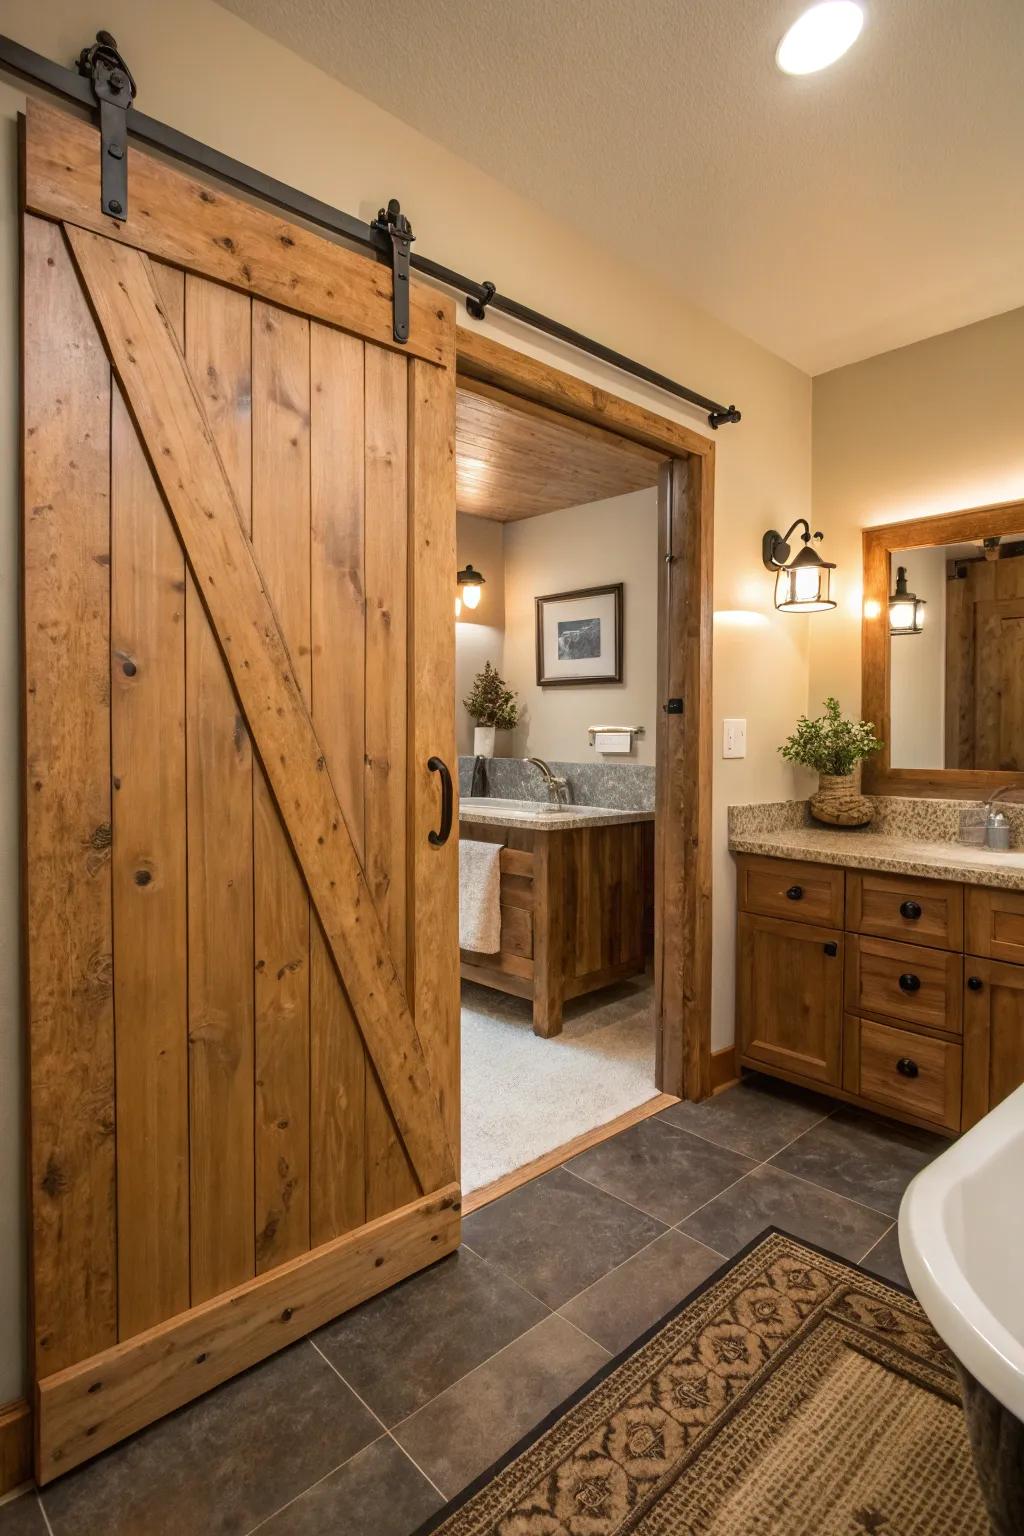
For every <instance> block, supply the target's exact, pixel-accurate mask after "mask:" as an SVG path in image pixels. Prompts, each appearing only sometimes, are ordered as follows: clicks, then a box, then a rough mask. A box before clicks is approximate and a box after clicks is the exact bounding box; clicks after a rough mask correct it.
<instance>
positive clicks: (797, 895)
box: [786, 885, 804, 901]
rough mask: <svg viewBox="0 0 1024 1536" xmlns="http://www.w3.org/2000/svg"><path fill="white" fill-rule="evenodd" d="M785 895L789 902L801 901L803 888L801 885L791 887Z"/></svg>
mask: <svg viewBox="0 0 1024 1536" xmlns="http://www.w3.org/2000/svg"><path fill="white" fill-rule="evenodd" d="M786 895H787V896H788V897H789V899H790V901H803V899H804V888H803V886H802V885H791V886H790V888H789V890H788V891H787V892H786Z"/></svg>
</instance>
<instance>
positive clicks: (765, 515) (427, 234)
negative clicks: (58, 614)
mask: <svg viewBox="0 0 1024 1536" xmlns="http://www.w3.org/2000/svg"><path fill="white" fill-rule="evenodd" d="M98 24H102V25H103V26H105V27H109V28H110V29H111V30H112V31H113V33H114V35H115V36H116V37H117V39H118V42H119V43H120V44H121V46H122V47H123V49H124V50H125V54H126V56H127V58H128V60H129V62H130V64H131V67H132V69H133V71H134V73H135V74H136V76H137V78H138V81H139V85H140V94H139V107H140V109H141V110H143V111H145V112H148V113H150V114H152V115H153V116H155V117H159V118H163V119H164V120H166V121H167V122H170V123H172V124H174V125H176V126H177V127H179V128H181V129H183V130H184V131H185V132H187V133H190V134H193V135H195V136H196V137H197V138H200V139H203V140H205V141H207V142H208V143H210V144H213V145H215V146H216V147H217V148H219V149H221V150H224V151H225V152H226V153H228V154H231V155H235V156H237V157H238V158H240V159H242V160H245V161H248V162H249V163H251V164H255V165H257V166H259V167H261V168H262V169H263V170H265V171H267V172H269V173H270V174H272V175H275V176H278V177H280V178H281V179H282V180H284V181H288V182H293V183H298V184H299V185H300V186H301V187H302V188H303V189H304V190H306V191H308V192H310V193H312V194H314V195H317V196H319V197H322V198H325V199H327V200H328V201H330V202H333V203H335V204H337V205H339V206H341V207H343V208H346V209H348V210H350V211H351V212H353V213H358V214H359V215H360V216H361V217H363V218H370V217H372V216H373V215H374V214H375V213H376V211H377V209H378V207H379V206H380V204H381V202H382V201H384V200H385V199H386V198H388V197H389V196H396V195H397V196H399V197H400V198H401V199H402V201H403V205H404V206H405V207H406V208H407V209H408V211H409V213H410V215H411V217H412V219H413V221H414V225H415V229H416V234H417V240H418V245H417V248H418V249H419V250H422V251H424V252H426V253H429V254H430V255H431V256H432V257H434V258H435V259H436V260H438V261H442V262H447V263H448V264H450V265H452V266H455V267H458V268H460V269H461V270H463V271H466V272H471V273H475V274H478V275H479V276H481V277H484V276H489V277H492V278H494V279H495V280H496V281H498V282H499V283H500V284H501V286H502V287H504V288H507V289H508V290H509V291H511V292H513V293H515V294H516V296H517V297H519V298H521V299H522V300H523V301H524V302H525V303H527V304H530V305H533V306H534V307H535V308H537V309H539V310H541V311H546V312H547V313H550V314H555V315H557V316H559V318H561V319H562V320H564V321H565V322H566V323H567V324H568V325H571V326H574V327H576V328H578V329H580V330H582V331H584V332H589V333H590V334H593V335H596V336H599V337H600V338H601V339H602V340H603V341H605V342H606V343H607V344H608V345H609V346H611V347H615V348H618V349H619V350H621V351H623V352H626V353H630V354H632V355H633V356H635V357H638V358H641V359H642V360H643V361H644V362H646V363H648V364H649V365H650V366H651V367H653V368H656V369H660V370H661V371H663V372H665V373H668V374H672V375H675V376H678V377H681V378H683V379H684V380H686V381H687V382H689V383H692V384H693V385H694V386H696V387H697V388H699V389H700V390H702V391H704V392H706V393H708V394H709V395H712V396H716V397H717V398H719V399H725V400H735V401H736V402H737V404H738V405H739V406H740V407H741V408H742V410H743V413H744V420H743V423H742V425H740V426H738V427H727V428H725V429H724V430H723V431H722V432H721V433H720V434H719V435H718V437H717V440H716V441H717V450H718V457H717V470H716V529H717V535H716V538H717V544H716V558H715V601H716V606H718V607H719V608H722V609H726V610H735V609H740V608H742V609H744V610H747V611H750V612H753V613H755V614H756V615H758V616H759V618H760V620H761V621H763V622H762V623H761V627H760V628H759V629H758V630H757V631H756V632H752V631H751V630H749V629H747V628H745V627H741V626H740V625H739V624H737V623H735V622H734V621H733V620H720V621H719V622H718V623H717V624H716V629H715V705H714V707H715V718H716V733H717V734H718V735H720V725H719V724H718V723H717V722H719V721H720V719H721V717H722V716H723V715H738V716H746V717H747V719H748V722H749V734H748V756H747V758H746V759H745V760H743V761H734V762H728V763H724V762H722V761H721V759H720V757H719V756H718V747H719V742H718V741H717V740H716V759H715V777H714V796H715V810H714V879H715V923H714V929H715V975H714V1010H715V1012H714V1024H713V1039H714V1044H715V1046H716V1047H717V1046H721V1045H724V1044H727V1043H728V1042H729V1041H730V1040H731V1039H732V1033H733V980H732V977H733V941H734V919H733V907H734V876H733V868H732V862H731V860H730V858H729V855H728V852H727V849H726V831H725V826H726V822H725V811H726V806H727V804H728V803H729V802H730V801H745V800H760V799H771V798H777V797H780V796H784V795H788V794H791V793H792V792H793V790H794V786H795V783H796V780H795V778H794V775H793V773H792V771H791V770H790V769H789V768H788V767H787V765H785V764H784V763H782V762H781V760H780V759H779V758H778V756H777V754H776V752H775V748H776V746H777V744H778V742H779V741H781V740H782V738H783V737H784V736H785V734H786V733H787V732H788V730H789V729H790V727H791V725H792V723H793V721H794V719H795V718H796V716H797V715H798V714H799V713H800V711H801V710H802V709H803V708H804V707H805V705H806V700H807V690H806V678H807V657H808V653H807V623H808V621H806V620H804V619H793V618H779V617H778V616H776V615H774V614H773V613H772V611H771V592H770V582H769V581H768V579H767V577H766V576H765V573H764V572H763V571H762V570H761V568H760V564H759V560H760V540H761V533H762V531H763V530H764V528H765V527H767V526H768V525H769V524H771V525H774V526H776V527H778V526H780V525H782V526H783V527H784V526H786V524H788V522H789V521H791V520H792V518H794V517H796V516H799V515H801V514H806V513H808V511H809V507H810V432H811V422H810V405H811V384H810V380H809V379H808V378H807V376H806V375H804V374H803V373H801V372H800V371H799V370H798V369H796V368H793V367H791V366H790V365H788V364H786V363H784V362H782V361H781V360H780V359H779V358H777V357H775V356H773V355H772V354H771V353H769V352H766V351H765V350H764V349H763V348H760V347H758V346H756V345H754V344H753V343H752V342H750V341H748V340H746V339H745V338H744V337H742V336H740V335H738V334H737V333H736V332H734V331H731V330H729V329H728V328H727V327H726V326H723V325H722V324H720V323H719V322H718V321H716V320H714V319H713V318H712V317H711V316H709V315H707V314H705V313H703V312H702V311H700V310H698V309H697V308H695V307H693V306H691V305H688V304H686V303H684V302H682V301H681V300H680V299H679V298H678V296H677V295H675V294H674V293H671V292H669V291H668V290H666V289H665V288H663V287H662V286H661V285H660V284H659V283H658V282H657V281H655V280H653V279H652V278H651V277H650V276H649V275H648V274H647V273H646V272H645V271H642V270H640V269H639V268H633V267H629V266H626V265H624V264H623V263H621V262H619V261H617V260H615V259H613V258H612V257H611V256H609V255H608V254H606V253H605V252H603V251H602V250H601V249H600V248H599V246H597V245H596V244H588V243H587V242H586V241H585V240H581V239H580V237H579V235H578V233H576V232H575V231H572V230H570V229H569V228H567V227H563V226H562V225H561V224H559V223H558V222H557V221H555V220H553V219H551V218H550V217H549V216H548V215H546V214H544V213H542V212H541V211H540V210H539V209H538V208H536V207H534V206H533V205H532V204H530V203H528V202H526V201H524V200H523V199H522V198H520V197H518V196H515V195H514V194H512V193H511V192H509V191H508V190H507V189H505V188H503V187H502V186H501V185H500V184H498V183H497V182H495V181H494V180H493V179H491V178H490V177H488V176H486V175H485V174H484V173H483V172H481V171H479V170H477V169H475V168H473V167H471V166H469V165H467V164H465V163H464V162H462V161H460V160H458V159H457V158H456V157H454V156H453V155H451V154H449V153H448V152H447V151H445V150H443V149H442V148H440V147H439V146H438V145H436V144H433V143H431V142H430V141H429V140H427V139H426V138H424V137H423V136H422V135H420V134H418V133H416V132H414V131H413V130H412V129H410V128H409V127H407V126H406V125H405V124H403V123H401V122H400V121H399V120H398V118H396V117H392V116H390V115H388V114H387V113H385V112H383V111H381V110H380V109H379V108H377V107H375V106H373V105H371V104H370V103H368V102H366V101H364V100H362V99H361V98H359V97H358V96H356V95H355V94H354V93H352V92H351V91H349V90H347V89H345V88H344V87H343V86H341V85H339V84H338V83H337V82H335V81H333V80H331V79H330V78H328V77H327V76H326V75H324V74H322V73H320V72H319V71H318V70H316V69H315V68H313V67H312V66H311V65H308V64H305V63H303V62H302V61H300V60H299V59H298V58H297V57H296V56H294V55H293V54H290V53H288V52H287V51H286V50H284V49H282V48H281V47H279V46H278V45H276V44H274V43H272V42H271V41H270V40H269V39H267V38H265V37H263V36H262V35H261V34H260V33H258V32H256V31H255V30H253V29H251V28H249V27H247V26H246V25H244V24H243V23H242V22H240V21H239V20H238V19H237V18H236V17H234V16H232V15H229V14H228V13H227V12H226V11H223V10H221V9H219V8H218V7H217V6H215V5H213V4H211V3H210V0H176V3H175V4H173V5H168V4H166V3H163V0H104V5H103V8H102V14H101V13H100V12H98V11H97V9H96V7H95V6H94V5H92V4H88V3H86V0H48V3H46V4H43V5H41V4H39V0H7V3H6V4H5V5H4V15H3V25H4V30H5V31H6V32H8V33H9V34H10V35H11V36H12V37H14V38H16V39H17V40H18V41H19V42H22V43H25V44H27V45H28V46H29V47H31V48H35V49H37V50H38V51H39V52H41V53H44V54H46V55H48V56H49V57H51V58H54V59H58V60H63V61H66V62H68V63H70V62H71V61H72V60H73V59H74V58H75V57H76V56H77V54H78V51H79V50H80V48H81V47H82V46H83V44H85V43H87V42H89V41H90V40H91V38H92V36H93V34H94V31H95V28H96V26H97V25H98ZM23 101H24V89H23V88H22V87H16V86H15V85H13V84H8V83H6V82H5V83H2V84H0V117H2V127H0V153H2V165H0V174H2V178H3V179H2V186H3V197H2V205H0V207H2V214H0V356H2V358H3V364H2V369H3V371H2V374H0V379H2V383H0V465H2V466H3V468H2V480H0V615H2V619H0V712H2V730H0V752H2V754H3V756H2V759H0V1402H2V1401H3V1400H4V1399H5V1398H7V1397H12V1396H14V1395H16V1394H17V1393H18V1392H19V1391H21V1390H22V1389H23V1388H24V1385H25V1375H24V1343H23V1340H24V1327H25V1324H24V1315H25V1314H24V1291H25V1287H24V1272H25V1257H24V1243H23V1201H22V1145H23V1136H24V1128H23V1110H22V1102H21V1082H22V1061H21V1045H20V1038H21V1027H20V1022H19V1019H20V1013H19V996H20V993H19V931H18V853H17V785H18V746H17V742H18V730H17V687H18V671H17V464H18V441H17V437H18V404H17V400H18V396H17V376H18V343H17V201H16V186H17V175H16V165H17V152H16V135H15V126H14V123H15V115H16V113H17V111H18V110H19V108H20V107H21V105H22V103H23ZM460 320H461V322H462V323H464V324H472V323H473V322H471V321H469V320H468V319H467V317H466V316H465V315H464V314H463V315H461V316H460ZM487 328H488V330H489V331H490V332H491V333H492V334H494V335H496V336H498V337H500V338H501V339H502V340H505V341H507V342H509V343H510V344H513V345H515V346H517V347H519V348H520V349H521V350H522V351H524V352H527V353H531V354H533V355H535V356H539V357H543V358H545V359H548V360H550V361H552V362H554V363H556V364H558V365H560V366H562V367H565V368H567V369H570V370H571V371H573V372H575V373H577V374H578V375H580V376H581V377H583V378H586V379H588V380H591V381H592V382H595V383H599V384H602V385H603V386H605V387H606V388H610V389H613V390H615V391H616V392H618V393H619V394H621V395H622V396H624V397H625V398H627V399H631V400H635V401H639V402H641V403H644V404H646V405H648V406H650V407H651V408H653V409H654V410H657V411H659V412H661V413H663V414H665V415H669V416H674V417H676V418H677V419H679V420H684V421H687V422H689V423H690V424H691V425H695V426H696V427H697V428H698V430H704V431H706V430H707V428H706V424H705V423H704V421H703V418H701V417H700V416H699V414H697V413H692V412H688V411H687V410H686V409H685V408H684V407H683V406H682V405H681V403H678V402H673V401H672V399H671V398H670V397H668V396H665V395H661V394H659V393H658V392H657V391H656V390H653V389H648V388H646V387H645V386H643V385H642V384H640V383H639V381H629V380H627V379H625V378H624V377H622V376H620V375H618V374H616V373H615V372H614V370H612V369H609V368H605V367H603V366H601V365H599V364H597V363H596V362H590V361H588V360H587V359H585V358H583V357H582V356H580V355H578V354H576V353H575V352H573V351H572V350H571V349H568V348H562V347H560V346H559V345H558V344H556V343H554V342H549V341H546V340H545V339H544V338H541V337H538V336H536V335H534V334H531V333H530V332H529V331H526V330H520V329H518V328H517V327H515V326H514V325H512V324H511V323H510V322H505V321H500V320H499V319H497V318H496V319H493V320H489V321H488V322H487ZM998 397H999V390H998V389H997V388H992V389H989V388H985V389H984V390H979V391H978V392H977V394H976V396H975V398H976V399H978V400H979V401H985V402H990V401H993V400H998ZM958 404H959V406H960V412H961V421H963V409H962V401H961V402H958ZM1017 419H1018V420H1019V412H1018V413H1017ZM968 425H970V423H968ZM991 425H992V423H991V419H990V418H987V419H986V420H985V421H984V422H982V423H980V424H979V425H978V426H976V427H973V428H972V431H973V432H974V435H975V437H978V436H979V435H980V434H981V433H983V432H989V431H990V430H991ZM961 430H963V429H962V428H961Z"/></svg>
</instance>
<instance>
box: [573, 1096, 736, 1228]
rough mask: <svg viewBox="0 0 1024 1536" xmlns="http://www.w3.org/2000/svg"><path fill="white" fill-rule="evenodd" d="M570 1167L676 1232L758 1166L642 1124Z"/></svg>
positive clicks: (708, 1144) (693, 1138) (600, 1145)
mask: <svg viewBox="0 0 1024 1536" xmlns="http://www.w3.org/2000/svg"><path fill="white" fill-rule="evenodd" d="M565 1166H566V1168H567V1169H568V1170H569V1172H570V1173H575V1174H578V1175H579V1177H580V1178H581V1179H587V1180H588V1182H589V1183H591V1184H596V1185H597V1186H598V1188H599V1189H603V1190H605V1191H606V1192H607V1193H608V1194H609V1195H617V1196H618V1198H619V1199H620V1200H628V1201H629V1203H630V1205H635V1206H639V1208H640V1210H642V1211H646V1212H647V1214H648V1215H649V1216H657V1217H658V1219H659V1220H660V1221H665V1222H668V1223H669V1225H670V1226H674V1225H675V1223H676V1222H677V1221H682V1219H683V1217H684V1216H686V1215H688V1214H689V1212H690V1211H695V1210H696V1209H697V1207H698V1205H703V1204H704V1202H705V1201H706V1200H710V1199H711V1197H712V1195H717V1194H719V1193H720V1191H721V1190H723V1189H724V1188H725V1187H726V1185H727V1184H732V1183H734V1181H735V1180H736V1179H739V1178H742V1177H743V1175H744V1174H745V1173H748V1172H749V1171H750V1169H751V1168H752V1167H753V1166H754V1165H753V1163H752V1162H751V1161H750V1159H749V1158H747V1157H741V1156H740V1155H739V1153H737V1152H730V1151H728V1150H727V1149H726V1148H725V1147H717V1146H715V1145H714V1144H713V1143H712V1142H710V1141H703V1140H702V1139H701V1138H700V1137H699V1136H690V1135H688V1134H687V1133H686V1132H685V1131H680V1130H676V1129H675V1127H674V1126H671V1125H659V1124H658V1122H657V1121H656V1120H641V1122H640V1123H639V1125H633V1126H630V1128H629V1130H628V1131H620V1132H619V1134H618V1135H617V1136H611V1137H609V1139H608V1140H607V1141H602V1142H599V1143H598V1145H597V1146H596V1147H590V1148H589V1149H588V1151H586V1152H581V1153H580V1155H579V1157H574V1158H573V1159H572V1160H571V1161H570V1162H568V1163H566V1164H565Z"/></svg>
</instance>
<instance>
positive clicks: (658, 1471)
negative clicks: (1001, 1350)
mask: <svg viewBox="0 0 1024 1536" xmlns="http://www.w3.org/2000/svg"><path fill="white" fill-rule="evenodd" d="M988 1529H989V1527H988V1522H987V1519H986V1516H985V1512H984V1506H983V1504H982V1499H981V1494H980V1492H979V1490H978V1484H977V1481H976V1478H975V1474H974V1469H973V1466H972V1463H971V1456H970V1449H969V1446H968V1441H967V1433H966V1430H965V1428H964V1423H963V1416H962V1413H961V1408H960V1397H959V1388H958V1384H957V1379H956V1375H955V1372H954V1368H953V1362H952V1360H951V1358H950V1356H949V1354H948V1353H947V1351H946V1349H945V1347H944V1346H943V1344H942V1343H941V1341H940V1340H939V1339H938V1337H937V1336H936V1334H935V1333H934V1332H933V1331H932V1329H931V1327H930V1326H929V1324H928V1321H927V1319H926V1318H925V1316H924V1313H923V1312H922V1311H921V1308H920V1307H919V1306H918V1304H917V1302H916V1301H914V1300H913V1299H912V1298H911V1297H910V1296H908V1295H907V1294H906V1293H905V1292H904V1291H902V1290H900V1289H898V1288H897V1287H895V1286H892V1285H887V1284H885V1283H884V1282H883V1281H881V1280H876V1279H875V1278H874V1277H873V1276H870V1275H868V1274H866V1273H865V1272H864V1271H862V1270H860V1269H858V1268H857V1267H856V1266H854V1265H851V1264H848V1263H846V1262H845V1261H843V1260H842V1259H837V1258H834V1257H833V1256H832V1255H830V1254H826V1253H822V1252H821V1251H819V1250H818V1249H815V1248H812V1247H809V1246H808V1245H807V1244H805V1243H801V1242H797V1240H796V1239H795V1238H791V1237H788V1236H786V1235H785V1234H784V1233H780V1232H772V1233H769V1234H768V1235H767V1236H764V1237H762V1238H759V1239H758V1240H757V1242H756V1243H754V1244H752V1245H751V1246H750V1247H749V1248H748V1249H747V1250H745V1252H744V1253H742V1254H740V1255H739V1257H738V1258H736V1259H735V1260H734V1261H733V1262H732V1263H731V1264H730V1265H729V1266H728V1268H726V1269H724V1270H720V1271H719V1272H718V1274H717V1275H715V1276H713V1277H712V1279H711V1280H710V1281H709V1282H708V1284H707V1285H706V1286H705V1287H704V1288H703V1290H702V1291H701V1292H700V1293H699V1294H698V1295H697V1296H695V1297H690V1298H689V1299H688V1300H687V1301H686V1302H685V1303H684V1304H683V1305H682V1306H681V1307H679V1308H678V1309H677V1310H676V1311H675V1312H674V1313H673V1314H671V1315H670V1316H669V1317H668V1318H666V1319H665V1320H664V1321H662V1322H661V1323H659V1324H658V1325H657V1326H656V1327H655V1328H654V1329H652V1330H651V1331H650V1332H649V1333H648V1334H647V1335H646V1337H645V1338H644V1339H642V1340H640V1341H639V1342H638V1343H637V1344H636V1345H634V1347H633V1348H632V1349H631V1350H629V1351H627V1353H626V1354H624V1355H622V1356H620V1358H619V1359H618V1360H616V1361H613V1362H612V1364H611V1365H609V1366H607V1367H606V1368H605V1370H604V1371H602V1372H601V1374H600V1375H599V1376H598V1377H596V1378H594V1380H592V1381H590V1382H589V1383H588V1384H587V1386H586V1387H584V1388H583V1390H582V1391H581V1392H579V1393H577V1394H576V1396H575V1397H574V1398H573V1399H572V1400H571V1401H570V1402H569V1403H567V1404H565V1405H564V1406H563V1407H562V1408H560V1409H559V1410H558V1411H557V1413H555V1414H554V1415H552V1417H551V1418H550V1419H549V1420H548V1421H547V1423H546V1424H544V1425H541V1427H540V1428H539V1429H538V1430H537V1431H536V1432H535V1433H534V1434H533V1435H532V1436H531V1437H530V1439H529V1441H528V1442H524V1443H523V1444H522V1445H520V1446H518V1447H517V1448H516V1449H515V1450H514V1451H513V1452H512V1453H511V1454H510V1455H509V1456H508V1457H506V1458H505V1460H504V1461H503V1462H502V1463H500V1464H499V1465H498V1466H497V1467H495V1468H493V1469H492V1470H491V1471H490V1472H488V1473H487V1474H486V1475H485V1476H484V1477H482V1478H480V1479H478V1481H477V1482H476V1483H475V1484H473V1485H472V1487H470V1488H469V1489H467V1490H466V1492H465V1493H463V1494H462V1495H461V1496H460V1497H459V1498H458V1499H457V1500H455V1501H454V1502H453V1503H452V1504H450V1505H448V1507H447V1508H446V1509H445V1510H442V1511H441V1513H440V1514H439V1515H437V1516H436V1517H435V1518H434V1519H433V1520H432V1521H431V1522H429V1523H428V1524H427V1525H426V1526H425V1527H424V1528H423V1531H422V1533H421V1536H427V1533H428V1532H433V1533H439V1536H620V1533H622V1536H625V1533H626V1532H631V1533H636V1536H987V1533H988Z"/></svg>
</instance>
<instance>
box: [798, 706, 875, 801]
mask: <svg viewBox="0 0 1024 1536" xmlns="http://www.w3.org/2000/svg"><path fill="white" fill-rule="evenodd" d="M881 746H882V743H881V742H880V741H879V739H878V737H877V736H876V735H875V728H874V725H873V724H872V723H871V721H870V720H844V719H843V715H842V711H841V710H840V708H839V700H838V699H832V698H829V699H826V700H825V713H824V714H823V715H820V716H819V717H818V718H817V719H816V720H808V718H807V716H806V715H801V716H800V719H799V720H798V721H797V723H796V730H795V731H794V732H793V734H792V736H791V737H790V738H789V740H788V741H786V742H784V743H783V745H782V746H781V747H780V748H779V751H780V752H781V753H782V755H783V757H784V758H785V759H786V761H787V762H790V763H800V764H801V765H802V766H803V767H804V768H813V769H815V770H816V771H817V774H818V790H817V793H816V794H815V795H814V796H813V797H812V799H811V815H812V816H813V817H814V819H815V821H823V822H825V823H826V824H827V825H829V826H833V827H864V826H866V825H867V824H868V822H869V821H870V820H871V817H872V807H871V801H870V800H869V799H868V798H867V797H866V796H865V795H862V794H861V793H860V785H859V783H858V780H859V777H860V764H861V762H862V761H863V760H864V758H866V757H870V756H871V754H872V752H878V751H880V749H881Z"/></svg>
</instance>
